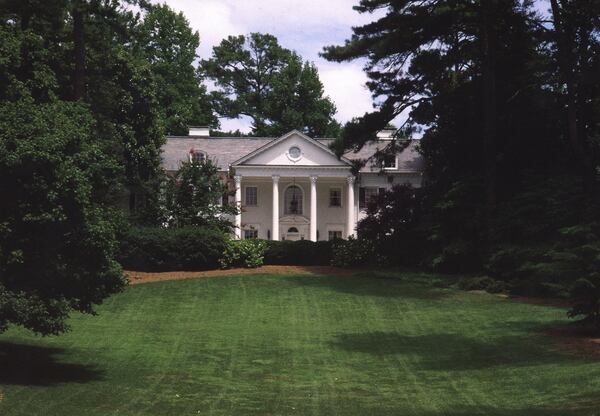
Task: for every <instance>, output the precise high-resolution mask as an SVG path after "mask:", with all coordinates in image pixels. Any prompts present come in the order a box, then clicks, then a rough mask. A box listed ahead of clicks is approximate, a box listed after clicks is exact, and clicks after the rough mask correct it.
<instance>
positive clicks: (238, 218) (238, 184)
mask: <svg viewBox="0 0 600 416" xmlns="http://www.w3.org/2000/svg"><path fill="white" fill-rule="evenodd" d="M233 182H234V184H235V207H236V208H237V210H238V212H237V214H235V238H237V239H238V240H240V239H241V238H242V176H241V175H235V176H234V177H233Z"/></svg>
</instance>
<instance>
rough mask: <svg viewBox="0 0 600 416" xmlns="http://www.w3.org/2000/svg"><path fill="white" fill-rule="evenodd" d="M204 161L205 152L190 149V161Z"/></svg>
mask: <svg viewBox="0 0 600 416" xmlns="http://www.w3.org/2000/svg"><path fill="white" fill-rule="evenodd" d="M205 161H206V153H204V152H200V151H198V150H192V151H191V152H190V162H191V163H204V162H205Z"/></svg>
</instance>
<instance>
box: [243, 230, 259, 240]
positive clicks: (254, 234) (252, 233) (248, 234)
mask: <svg viewBox="0 0 600 416" xmlns="http://www.w3.org/2000/svg"><path fill="white" fill-rule="evenodd" d="M253 238H258V230H244V240H250V239H253Z"/></svg>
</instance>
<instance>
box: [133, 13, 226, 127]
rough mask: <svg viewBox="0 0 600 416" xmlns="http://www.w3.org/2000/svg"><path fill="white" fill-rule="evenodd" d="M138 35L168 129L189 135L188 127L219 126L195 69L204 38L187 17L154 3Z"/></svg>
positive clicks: (138, 45)
mask: <svg viewBox="0 0 600 416" xmlns="http://www.w3.org/2000/svg"><path fill="white" fill-rule="evenodd" d="M135 38H136V47H137V48H139V52H140V53H141V55H142V56H143V57H144V58H145V59H146V60H147V61H148V62H149V63H150V70H151V71H152V74H153V76H154V81H155V87H156V98H157V101H158V107H159V111H160V113H161V116H162V120H163V122H164V125H165V132H166V133H167V134H170V135H186V134H187V132H188V126H211V127H217V126H218V120H217V118H216V116H215V115H214V114H213V111H212V106H211V103H210V100H209V98H208V96H207V93H206V87H205V86H204V85H203V84H202V79H201V78H200V77H199V76H198V73H197V72H196V69H195V68H194V61H195V60H196V59H197V58H198V56H197V55H196V50H197V49H198V46H199V45H200V37H199V35H198V32H194V31H192V29H191V28H190V26H189V22H188V21H187V19H186V18H185V16H184V15H183V14H182V13H176V12H174V11H173V10H172V9H170V8H169V6H167V5H166V4H161V5H156V6H151V8H150V10H149V11H148V13H147V14H146V15H145V16H144V20H143V21H142V23H141V24H140V25H139V28H138V31H137V33H136V36H135Z"/></svg>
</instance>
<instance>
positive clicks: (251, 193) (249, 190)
mask: <svg viewBox="0 0 600 416" xmlns="http://www.w3.org/2000/svg"><path fill="white" fill-rule="evenodd" d="M257 205H258V188H257V187H256V186H246V206H247V207H255V206H257Z"/></svg>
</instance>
